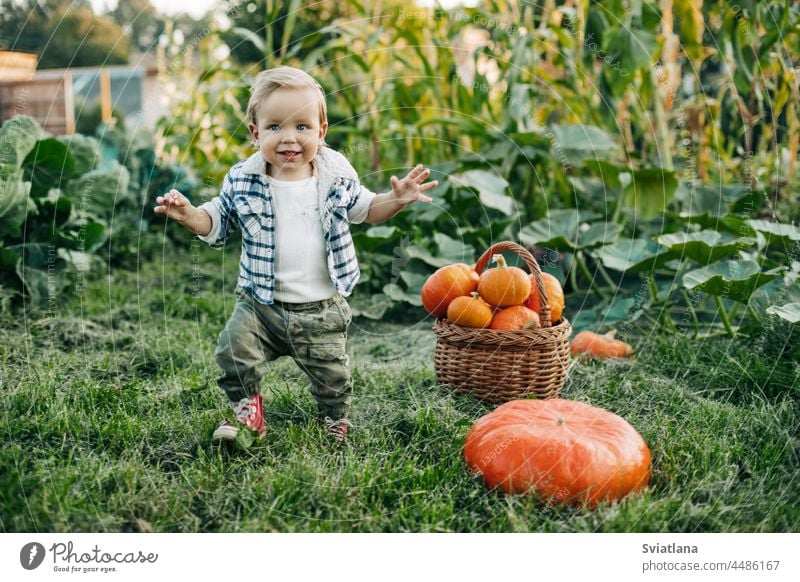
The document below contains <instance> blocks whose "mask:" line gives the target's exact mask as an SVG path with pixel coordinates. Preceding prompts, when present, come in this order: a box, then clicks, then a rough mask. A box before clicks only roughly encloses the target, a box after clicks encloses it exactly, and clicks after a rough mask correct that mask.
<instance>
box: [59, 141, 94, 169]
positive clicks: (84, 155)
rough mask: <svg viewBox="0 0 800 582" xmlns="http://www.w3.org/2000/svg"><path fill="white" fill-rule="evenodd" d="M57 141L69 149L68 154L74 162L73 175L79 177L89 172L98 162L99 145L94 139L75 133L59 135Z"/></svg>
mask: <svg viewBox="0 0 800 582" xmlns="http://www.w3.org/2000/svg"><path fill="white" fill-rule="evenodd" d="M58 141H60V142H61V143H63V144H64V145H65V146H67V148H68V149H69V153H70V155H71V156H72V159H73V160H74V161H75V175H77V176H80V175H81V174H85V173H86V172H91V171H92V170H94V169H95V168H96V167H97V164H98V163H99V162H100V144H99V143H98V142H97V140H96V139H95V138H93V137H89V136H86V135H81V134H80V133H75V134H73V135H61V136H59V137H58Z"/></svg>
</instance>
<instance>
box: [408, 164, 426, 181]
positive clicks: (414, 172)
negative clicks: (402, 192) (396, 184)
mask: <svg viewBox="0 0 800 582" xmlns="http://www.w3.org/2000/svg"><path fill="white" fill-rule="evenodd" d="M423 169H424V166H423V165H422V164H417V165H416V166H414V169H413V170H411V171H410V172H409V173H408V177H409V178H411V179H412V180H416V179H417V176H419V175H420V174H421V173H422V171H423Z"/></svg>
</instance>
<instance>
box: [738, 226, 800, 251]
mask: <svg viewBox="0 0 800 582" xmlns="http://www.w3.org/2000/svg"><path fill="white" fill-rule="evenodd" d="M747 226H749V227H750V228H752V229H753V230H757V231H758V232H761V233H763V234H764V236H765V237H766V239H767V244H780V245H782V246H784V247H791V246H793V245H794V244H795V243H796V242H798V241H800V227H797V226H795V225H793V224H781V223H779V222H770V221H769V220H760V219H759V220H748V221H747Z"/></svg>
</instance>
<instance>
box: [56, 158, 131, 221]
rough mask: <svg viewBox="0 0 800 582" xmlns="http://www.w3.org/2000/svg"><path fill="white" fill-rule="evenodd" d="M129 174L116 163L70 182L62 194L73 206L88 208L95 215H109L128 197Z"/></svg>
mask: <svg viewBox="0 0 800 582" xmlns="http://www.w3.org/2000/svg"><path fill="white" fill-rule="evenodd" d="M128 180H129V174H128V170H127V168H125V167H124V166H121V165H120V164H119V163H118V162H111V163H109V164H108V166H107V167H103V168H99V169H97V170H92V171H91V172H89V173H87V174H84V175H83V176H79V177H77V178H75V179H74V180H70V181H69V183H68V184H67V185H66V187H65V188H64V193H65V194H66V195H67V196H69V197H70V198H71V199H72V202H73V204H74V205H75V206H77V207H79V208H89V209H91V210H92V211H94V212H95V213H96V214H104V215H110V214H111V213H112V212H113V210H114V207H115V206H116V204H118V203H119V202H120V201H121V200H123V199H126V198H128V197H129V192H128Z"/></svg>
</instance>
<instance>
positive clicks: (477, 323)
mask: <svg viewBox="0 0 800 582" xmlns="http://www.w3.org/2000/svg"><path fill="white" fill-rule="evenodd" d="M493 315H494V313H493V312H492V308H491V307H489V304H488V303H486V302H485V301H484V300H483V299H481V296H480V295H478V293H477V291H473V292H472V294H471V295H470V296H464V297H456V298H455V299H453V300H452V301H451V302H450V305H449V306H448V307H447V320H448V321H449V322H451V323H455V324H456V325H463V326H464V327H489V324H490V323H492V316H493Z"/></svg>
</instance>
